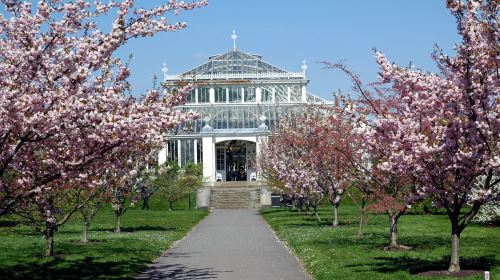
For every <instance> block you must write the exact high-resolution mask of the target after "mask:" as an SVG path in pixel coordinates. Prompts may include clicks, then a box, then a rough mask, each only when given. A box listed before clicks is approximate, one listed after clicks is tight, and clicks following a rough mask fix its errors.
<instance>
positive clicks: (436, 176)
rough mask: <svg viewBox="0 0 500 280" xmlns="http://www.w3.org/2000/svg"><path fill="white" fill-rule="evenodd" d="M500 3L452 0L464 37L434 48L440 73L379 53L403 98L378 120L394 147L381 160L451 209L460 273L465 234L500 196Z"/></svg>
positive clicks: (453, 266) (453, 265)
mask: <svg viewBox="0 0 500 280" xmlns="http://www.w3.org/2000/svg"><path fill="white" fill-rule="evenodd" d="M499 5H500V3H499V2H498V1H480V0H469V1H459V0H449V1H447V6H448V8H449V9H450V11H451V12H452V14H453V15H454V16H455V17H456V19H457V23H458V30H459V34H460V35H461V37H462V42H461V43H460V44H459V45H458V46H456V55H455V57H450V56H447V55H445V54H444V53H443V52H442V51H441V50H440V49H437V50H436V51H435V53H434V59H435V61H436V62H437V64H438V66H439V69H440V70H441V74H440V75H436V74H433V73H426V72H422V71H420V70H414V69H412V68H403V67H399V66H396V65H394V64H391V63H389V62H388V60H387V59H386V57H385V56H384V55H383V54H382V53H379V52H377V53H376V58H377V62H378V64H379V66H380V75H381V80H382V82H385V83H390V85H391V86H392V91H393V92H394V94H395V95H396V96H397V97H398V98H399V99H400V100H401V102H402V105H401V106H400V107H399V108H397V111H395V112H394V113H393V114H387V115H385V116H381V117H380V118H379V119H378V123H377V130H378V133H380V134H381V135H383V137H384V139H385V141H387V143H388V145H387V147H388V148H390V149H391V150H390V154H391V155H390V157H389V158H388V159H387V161H385V162H384V163H383V165H382V166H383V168H384V169H385V170H390V171H392V172H400V173H411V174H412V175H413V176H414V178H416V183H417V191H418V192H419V194H421V195H431V196H432V197H433V198H434V199H435V203H437V204H439V205H440V206H442V207H444V209H446V212H447V214H448V217H449V220H450V223H451V259H450V264H449V268H448V271H449V272H458V271H460V257H459V256H460V255H459V241H460V234H461V233H462V232H463V230H464V229H465V228H466V227H467V225H469V223H470V222H471V221H472V219H473V218H474V216H475V215H476V214H477V213H478V211H479V209H480V207H481V205H483V204H485V203H487V202H489V201H492V200H498V199H499V197H500V196H499V182H500V180H499V179H498V175H499V174H500V154H499V151H500V139H499V136H500V116H499V112H500V102H499V100H500V99H499V92H500V91H499V90H500V88H499V86H500V79H499V77H500V75H499V65H500V62H499V47H498V46H499V45H498V42H499V39H500V33H499V28H498V27H499V26H498V24H499V18H498V14H499ZM475 189H476V190H477V191H474V190H475ZM467 203H470V205H471V206H470V207H467Z"/></svg>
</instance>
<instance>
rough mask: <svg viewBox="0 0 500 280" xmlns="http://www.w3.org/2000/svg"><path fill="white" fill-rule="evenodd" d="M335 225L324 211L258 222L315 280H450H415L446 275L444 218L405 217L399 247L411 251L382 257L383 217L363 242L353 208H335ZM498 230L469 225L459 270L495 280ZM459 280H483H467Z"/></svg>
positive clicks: (272, 212) (270, 212)
mask: <svg viewBox="0 0 500 280" xmlns="http://www.w3.org/2000/svg"><path fill="white" fill-rule="evenodd" d="M339 212H340V214H339V215H340V216H339V217H340V221H341V225H340V226H339V227H338V228H333V227H332V226H331V222H332V218H331V217H332V212H331V210H330V208H326V207H325V208H322V209H320V215H321V217H322V220H323V221H322V222H321V223H318V222H317V221H316V219H315V217H314V216H312V215H311V216H307V215H305V214H304V213H303V212H302V213H298V212H293V211H290V210H287V209H265V210H263V211H262V216H263V217H264V219H265V220H266V221H267V222H268V223H269V224H270V226H271V228H272V229H273V230H274V231H275V232H276V234H277V235H278V237H279V238H280V239H281V240H282V241H285V242H286V243H287V244H288V246H289V247H290V249H291V250H292V251H293V252H294V253H295V254H296V255H297V256H298V257H299V258H300V259H301V260H302V261H303V262H304V265H305V267H306V269H307V271H308V272H309V273H310V274H311V275H312V276H313V277H314V278H315V279H318V280H319V279H362V280H368V279H427V280H429V279H433V280H434V279H452V278H449V277H426V276H417V275H416V274H417V273H419V272H424V271H429V270H442V269H446V268H447V265H448V260H449V257H450V238H449V235H450V225H449V221H448V218H447V217H446V216H444V215H407V216H403V217H402V218H401V219H400V222H399V227H398V229H399V238H400V242H401V244H404V245H409V246H412V247H413V248H414V249H413V250H411V251H384V250H383V248H384V246H385V245H387V242H388V235H389V220H388V218H387V216H385V215H370V216H369V218H368V224H366V225H365V226H364V231H363V232H364V234H363V236H358V234H357V232H358V218H359V216H358V208H357V207H356V206H353V205H348V204H347V205H343V206H341V207H340V208H339ZM499 244H500V228H498V227H484V226H479V225H475V224H473V225H470V226H469V227H468V228H466V229H465V230H464V232H463V233H462V236H461V247H460V249H461V257H462V258H461V267H462V269H480V270H488V271H490V272H491V277H492V278H491V279H496V278H495V277H500V250H499V249H500V247H499ZM460 279H483V276H482V275H481V276H472V277H465V278H460Z"/></svg>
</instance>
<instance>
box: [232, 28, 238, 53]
mask: <svg viewBox="0 0 500 280" xmlns="http://www.w3.org/2000/svg"><path fill="white" fill-rule="evenodd" d="M237 38H238V35H236V31H235V30H234V29H233V35H231V39H233V49H234V50H236V39H237Z"/></svg>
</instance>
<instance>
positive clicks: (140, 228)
mask: <svg viewBox="0 0 500 280" xmlns="http://www.w3.org/2000/svg"><path fill="white" fill-rule="evenodd" d="M180 230H181V229H179V228H177V227H162V226H135V227H121V231H122V232H135V231H180ZM91 231H115V228H93V229H92V230H91Z"/></svg>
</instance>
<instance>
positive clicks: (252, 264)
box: [138, 210, 310, 280]
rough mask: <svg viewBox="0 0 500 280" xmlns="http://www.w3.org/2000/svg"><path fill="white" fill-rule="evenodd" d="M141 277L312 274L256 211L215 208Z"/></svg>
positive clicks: (290, 279)
mask: <svg viewBox="0 0 500 280" xmlns="http://www.w3.org/2000/svg"><path fill="white" fill-rule="evenodd" d="M138 279H186V280H187V279H234V280H239V279H241V280H246V279H266V280H268V279H269V280H272V279H287V280H294V279H301V280H303V279H310V278H308V277H307V276H306V274H305V273H304V272H303V271H302V269H301V267H300V266H299V264H298V262H297V260H296V259H295V257H294V256H292V255H291V254H290V252H288V250H287V249H286V248H285V246H284V245H283V244H282V243H280V242H279V241H278V240H277V239H276V237H275V236H274V234H273V233H272V232H271V230H270V229H269V227H268V225H267V224H266V222H265V221H264V220H263V219H262V217H261V216H260V215H259V213H258V212H257V211H255V210H215V211H213V212H211V213H210V215H209V216H208V217H206V218H205V219H204V220H203V221H202V222H201V223H200V224H199V225H198V226H196V228H195V229H194V230H193V231H192V232H191V233H190V234H189V235H188V236H187V237H186V238H184V239H183V240H181V241H180V242H179V243H177V244H176V245H175V246H174V247H173V248H172V249H170V250H169V251H168V252H167V253H166V254H165V255H163V256H162V257H160V258H159V259H158V260H156V262H155V263H154V264H152V266H151V267H150V268H149V269H148V270H147V271H145V272H144V273H143V274H141V275H140V276H139V277H138Z"/></svg>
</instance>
